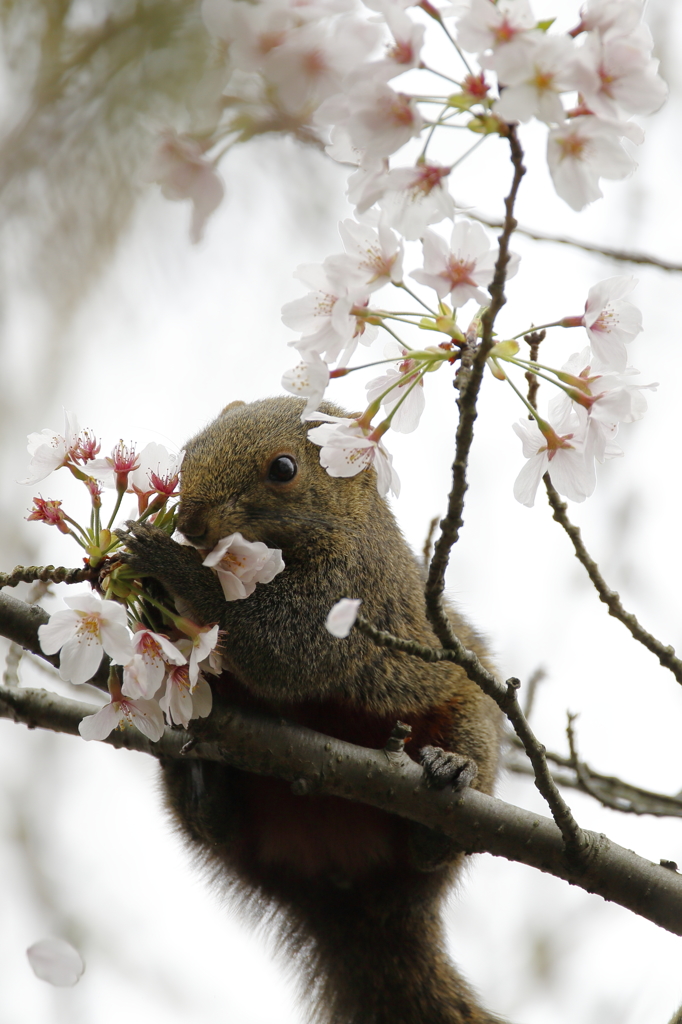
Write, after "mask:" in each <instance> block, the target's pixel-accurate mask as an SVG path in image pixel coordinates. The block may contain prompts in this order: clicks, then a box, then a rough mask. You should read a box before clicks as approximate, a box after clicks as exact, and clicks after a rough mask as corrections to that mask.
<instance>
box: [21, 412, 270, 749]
mask: <svg viewBox="0 0 682 1024" xmlns="http://www.w3.org/2000/svg"><path fill="white" fill-rule="evenodd" d="M100 447H101V446H100V445H99V442H97V441H96V439H95V435H94V434H93V433H92V432H91V431H89V430H84V431H81V430H79V428H78V424H77V420H76V417H75V416H73V414H71V413H65V428H64V433H63V434H57V433H56V431H52V430H44V431H42V432H41V433H39V434H31V435H30V436H29V445H28V450H29V453H30V455H31V465H30V467H29V474H28V476H27V478H26V480H25V481H23V482H24V483H29V484H30V483H34V482H36V480H37V479H45V478H46V477H47V476H50V475H51V474H52V473H53V472H55V471H57V470H59V469H63V468H66V469H68V470H69V471H70V472H71V473H72V474H73V475H74V476H76V477H77V479H79V480H81V482H82V483H84V484H85V487H86V490H87V492H88V497H89V504H90V522H89V525H88V526H83V525H81V524H80V523H78V521H77V520H76V519H74V518H73V517H71V516H70V515H68V514H67V513H66V512H65V510H64V509H63V507H62V502H61V501H59V500H53V499H44V498H42V497H39V498H35V499H34V506H33V509H32V511H31V513H30V515H29V517H28V518H29V519H30V520H33V521H40V522H44V523H47V524H48V525H53V526H56V527H57V529H58V530H59V531H60V532H61V533H64V534H68V535H70V536H72V537H73V538H74V540H76V542H77V543H78V544H79V545H80V547H81V548H82V549H84V551H85V554H86V558H85V562H86V567H88V568H89V569H91V570H93V574H92V577H91V578H92V580H93V584H92V585H93V591H92V592H90V593H87V592H86V593H82V594H78V595H76V596H70V597H66V598H65V602H66V605H67V608H66V609H65V610H62V611H58V612H55V613H54V614H53V615H51V616H50V618H49V620H48V622H47V623H45V624H44V625H42V626H41V627H40V629H39V632H38V636H39V642H40V645H41V648H42V650H43V651H44V652H45V653H46V654H57V653H58V652H59V655H60V659H59V671H60V676H61V678H62V679H64V680H67V681H69V682H71V683H73V684H75V685H79V684H82V683H85V682H87V681H88V680H90V679H91V678H92V677H93V675H94V674H95V673H96V672H97V670H98V668H99V667H100V665H101V662H102V658H103V657H104V655H107V656H108V657H109V659H110V661H111V671H110V673H109V694H110V701H109V703H108V704H107V705H106V706H105V707H104V708H101V709H100V710H99V711H98V712H96V713H95V714H93V715H90V716H88V717H86V718H85V719H84V720H83V722H82V723H81V726H80V731H81V735H82V736H83V737H84V738H85V739H103V738H104V737H105V736H107V735H109V733H110V732H111V731H112V730H113V729H116V728H119V729H123V728H128V727H134V728H137V729H139V730H140V731H141V732H142V733H144V735H145V736H147V737H148V738H149V739H150V740H152V741H157V740H158V739H160V737H161V735H162V734H163V731H164V717H165V721H166V722H167V723H168V725H169V726H173V725H182V726H183V727H185V728H187V726H188V724H189V722H190V721H191V719H192V718H197V717H205V716H206V715H208V714H209V713H210V710H211V705H212V694H211V688H210V685H209V683H208V681H207V678H206V677H207V674H213V675H214V674H216V673H217V674H219V673H220V672H221V671H222V667H223V666H222V658H221V655H220V650H219V627H218V625H217V624H213V625H207V626H203V625H199V624H197V623H195V622H193V621H192V620H191V619H189V618H187V617H186V616H185V615H184V614H181V613H180V611H178V610H177V609H176V608H175V606H174V604H173V602H172V601H171V599H170V598H169V597H166V598H164V599H160V597H159V596H158V594H157V593H152V592H150V590H149V589H148V588H147V587H146V585H145V580H144V577H143V578H139V576H138V574H137V573H136V571H135V569H134V568H132V567H131V566H128V565H127V564H126V562H125V560H122V559H121V558H120V557H119V556H120V554H121V552H122V551H124V550H125V543H126V540H125V538H126V534H125V532H124V531H120V532H119V531H114V530H113V526H114V522H115V519H116V516H117V514H118V512H119V509H120V506H121V502H122V500H123V498H124V497H125V495H126V494H130V495H135V496H136V497H137V501H138V519H137V522H144V521H145V520H147V519H149V520H151V521H153V523H154V525H155V527H157V528H158V529H161V530H163V531H165V532H166V533H167V534H168V535H169V536H170V535H172V534H173V533H174V530H175V524H176V502H175V499H176V498H177V496H178V492H179V481H180V474H181V469H182V459H183V454H184V453H183V452H180V453H179V454H177V455H176V454H174V453H172V452H170V451H168V450H167V449H166V448H165V447H164V446H163V445H159V444H156V443H152V444H148V445H147V446H146V447H145V448H143V449H142V450H141V451H138V448H137V446H136V445H134V444H132V443H130V444H126V443H125V442H123V441H121V442H119V443H118V444H116V445H115V446H114V448H113V449H112V451H111V454H110V455H109V456H106V457H105V458H100V459H98V458H97V457H96V456H97V455H98V454H99V451H100ZM84 466H86V467H87V472H86V471H85V470H84V468H83V467H84ZM102 485H104V488H106V487H107V486H108V487H111V488H113V489H114V492H115V495H116V497H115V502H114V507H113V511H112V513H111V516H110V518H109V520H108V523H107V526H103V525H102V519H101V509H102V496H103V494H104V490H103V487H102ZM204 555H205V556H206V557H205V564H206V565H209V566H211V567H214V569H215V571H216V572H217V573H218V575H219V576H220V577H221V582H222V583H223V589H224V592H225V599H226V600H237V599H244V598H247V597H248V596H249V595H250V594H252V593H253V591H254V590H255V588H256V586H257V585H258V584H263V583H268V582H270V580H272V579H273V578H274V577H275V576H276V575H277V574H278V573H280V572H282V571H283V569H284V562H283V560H282V553H281V551H275V550H272V549H270V548H267V547H266V545H265V544H262V543H258V542H252V541H248V540H245V539H244V538H243V537H242V536H241V535H240V534H234V535H232V536H231V537H228V538H224V539H223V540H222V541H221V542H219V544H218V545H217V547H216V548H215V549H214V551H213V552H204ZM228 563H229V564H228ZM228 578H229V580H230V581H231V582H230V584H229V585H228V583H227V580H228ZM117 666H119V667H120V672H119V668H118V667H117ZM121 673H122V678H121Z"/></svg>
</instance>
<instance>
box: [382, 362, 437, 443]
mask: <svg viewBox="0 0 682 1024" xmlns="http://www.w3.org/2000/svg"><path fill="white" fill-rule="evenodd" d="M428 372H429V367H428V366H427V367H425V368H424V369H423V370H421V371H420V372H419V376H418V377H417V378H416V379H415V380H413V381H412V383H411V384H410V386H409V388H407V389H406V391H405V394H404V395H403V396H402V398H400V399H399V400H398V401H397V402H396V404H395V405H394V406H393V408H392V409H391V411H390V413H389V414H388V416H387V417H386V419H385V420H382V421H381V423H380V424H379V426H378V427H377V428H376V431H375V433H376V432H377V431H379V430H381V434H385V433H386V431H387V430H388V429H389V427H390V426H391V422H392V420H393V417H394V416H395V414H396V413H397V411H398V409H399V408H400V406H401V405H402V404H403V402H404V401H405V400H406V399H407V397H408V395H409V394H410V392H411V391H413V390H414V388H416V387H417V385H418V384H421V382H422V380H423V379H424V374H426V373H428ZM398 386H399V383H398V384H392V385H391V387H390V388H387V390H386V391H384V394H383V395H382V396H381V399H382V400H383V398H384V397H385V396H386V395H387V394H388V393H389V392H390V391H393V390H394V389H395V388H396V387H398ZM381 434H380V435H379V436H381Z"/></svg>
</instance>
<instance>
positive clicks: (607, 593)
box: [543, 473, 682, 683]
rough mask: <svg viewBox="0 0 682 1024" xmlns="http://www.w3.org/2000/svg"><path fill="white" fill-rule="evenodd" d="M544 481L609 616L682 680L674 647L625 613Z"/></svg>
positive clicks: (557, 516)
mask: <svg viewBox="0 0 682 1024" xmlns="http://www.w3.org/2000/svg"><path fill="white" fill-rule="evenodd" d="M543 480H544V482H545V487H546V489H547V497H548V498H549V503H550V505H551V506H552V511H553V513H554V514H553V518H554V519H556V521H557V523H559V525H560V526H562V527H563V528H564V530H565V531H566V533H567V534H568V536H569V537H570V540H571V543H572V544H573V550H574V551H575V557H576V558H577V559H578V561H579V562H580V563H581V564H582V565H584V567H585V569H586V570H587V575H588V576H589V577H590V580H591V581H592V583H593V585H594V588H595V590H596V591H597V594H598V595H599V600H600V601H603V603H604V604H605V605H606V607H607V608H608V610H609V615H613V617H614V619H618V621H619V622H622V623H623V625H624V626H625V628H626V629H629V630H630V633H631V634H632V636H633V637H634V638H635V640H638V641H639V643H640V644H642V645H643V646H644V647H646V648H647V650H649V651H651V653H652V654H655V655H656V657H657V658H658V660H659V661H660V663H661V665H663V667H664V668H667V669H669V670H670V671H671V672H672V674H673V675H674V676H675V679H676V680H677V681H678V683H682V661H680V659H679V658H677V657H676V656H675V648H674V647H671V646H670V645H668V646H666V645H665V644H663V643H661V641H660V640H657V639H656V637H655V636H652V634H651V633H649V632H647V630H646V629H644V627H643V626H641V625H640V624H639V622H638V620H637V618H636V617H635V616H634V615H633V614H632V612H627V611H626V610H625V609H624V608H623V605H622V604H621V600H620V596H619V594H617V593H616V591H615V590H610V589H609V587H608V586H607V585H606V583H605V581H604V578H603V576H602V575H601V573H600V571H599V566H598V565H597V563H596V562H595V561H594V559H593V558H591V557H590V555H589V553H588V551H587V548H586V547H585V545H584V543H583V539H582V537H581V535H580V530H579V529H578V527H577V526H574V525H573V523H572V522H571V521H570V519H569V518H568V516H567V514H566V513H567V505H566V502H565V501H562V500H561V498H560V497H559V493H558V491H557V490H556V489H555V488H554V486H553V485H552V481H551V480H550V478H549V473H545V475H544V477H543Z"/></svg>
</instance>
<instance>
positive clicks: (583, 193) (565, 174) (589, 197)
mask: <svg viewBox="0 0 682 1024" xmlns="http://www.w3.org/2000/svg"><path fill="white" fill-rule="evenodd" d="M623 137H626V138H629V139H630V140H631V141H633V142H641V140H642V133H641V129H640V128H639V127H638V126H637V125H634V124H630V123H627V122H623V121H606V120H605V119H604V118H601V117H594V116H593V115H590V114H586V115H581V116H579V117H575V118H573V119H572V120H570V121H567V122H566V124H563V125H561V126H560V127H558V128H553V129H552V130H551V131H550V133H549V137H548V140H547V163H548V165H549V171H550V174H551V175H552V181H553V182H554V188H555V189H556V191H557V194H558V195H560V196H561V198H562V199H564V200H565V201H566V202H567V203H568V205H569V206H570V207H571V208H572V209H574V210H582V209H583V207H585V206H587V205H588V204H589V203H593V202H594V200H595V199H600V198H601V196H602V195H603V193H602V191H601V189H600V188H599V179H600V178H610V179H614V180H619V179H621V178H626V177H627V176H628V174H631V173H632V172H633V171H634V169H635V167H636V166H637V165H636V163H635V161H634V160H633V159H632V157H631V156H629V155H628V153H626V152H625V150H624V149H623V146H622V144H621V143H620V141H619V140H620V139H621V138H623Z"/></svg>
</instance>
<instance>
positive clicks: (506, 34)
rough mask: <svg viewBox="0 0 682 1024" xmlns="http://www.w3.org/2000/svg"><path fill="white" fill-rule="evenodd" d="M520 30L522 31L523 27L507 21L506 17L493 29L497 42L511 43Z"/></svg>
mask: <svg viewBox="0 0 682 1024" xmlns="http://www.w3.org/2000/svg"><path fill="white" fill-rule="evenodd" d="M520 31H521V29H518V28H514V26H513V25H510V24H509V22H508V21H507V19H506V18H504V19H503V20H502V21H501V22H500V24H499V25H498V26H497V28H494V29H493V35H494V36H495V42H496V43H509V42H511V40H512V39H513V38H514V36H516V35H518V34H519V32H520Z"/></svg>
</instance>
